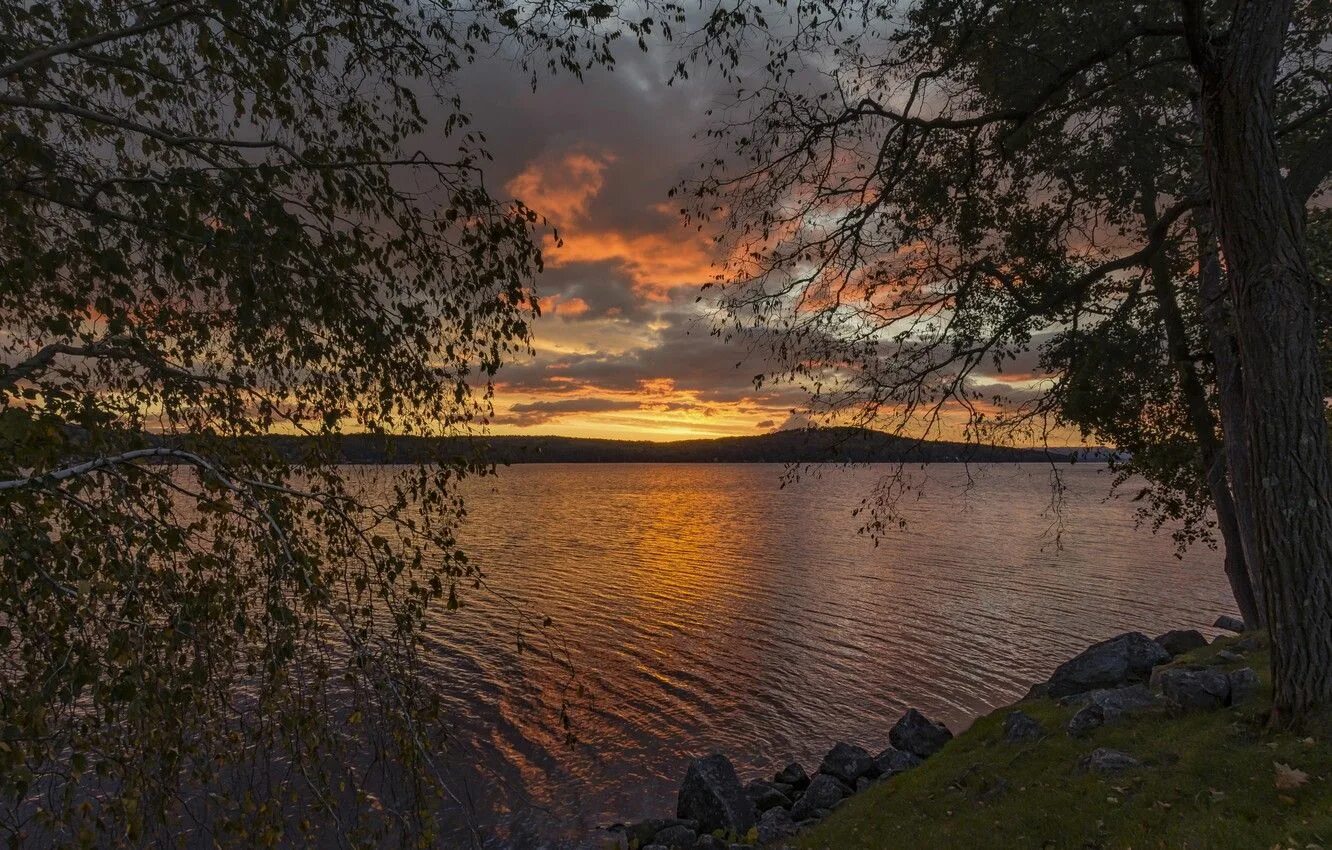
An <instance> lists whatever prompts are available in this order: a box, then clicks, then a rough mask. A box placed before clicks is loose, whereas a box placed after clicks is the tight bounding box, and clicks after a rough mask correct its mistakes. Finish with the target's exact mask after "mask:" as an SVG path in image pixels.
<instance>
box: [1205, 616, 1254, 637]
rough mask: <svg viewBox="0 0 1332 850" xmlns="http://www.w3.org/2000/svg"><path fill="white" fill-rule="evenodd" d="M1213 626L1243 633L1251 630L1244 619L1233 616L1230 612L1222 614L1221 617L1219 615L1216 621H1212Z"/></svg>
mask: <svg viewBox="0 0 1332 850" xmlns="http://www.w3.org/2000/svg"><path fill="white" fill-rule="evenodd" d="M1212 628H1214V629H1225V630H1226V631H1228V632H1236V633H1238V634H1243V633H1244V632H1247V631H1248V630H1249V627H1248V626H1246V625H1245V624H1244V621H1243V620H1241V619H1240V618H1239V617H1232V616H1231V615H1230V614H1222V615H1221V616H1220V617H1217V618H1216V622H1215V623H1212Z"/></svg>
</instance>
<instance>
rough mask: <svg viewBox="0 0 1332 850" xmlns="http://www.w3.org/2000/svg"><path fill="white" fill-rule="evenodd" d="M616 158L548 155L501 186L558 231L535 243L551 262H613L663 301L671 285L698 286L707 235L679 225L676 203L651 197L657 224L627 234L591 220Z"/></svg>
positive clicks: (708, 268)
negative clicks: (647, 230)
mask: <svg viewBox="0 0 1332 850" xmlns="http://www.w3.org/2000/svg"><path fill="white" fill-rule="evenodd" d="M614 162H615V157H614V156H613V155H611V154H608V153H598V154H589V153H586V152H583V151H571V152H568V153H565V154H564V155H563V156H560V157H558V158H555V159H545V160H540V161H537V162H532V163H529V164H528V166H527V167H526V168H524V169H523V170H522V171H521V172H520V173H519V174H518V175H517V176H516V177H514V178H513V179H512V180H510V181H509V182H508V183H507V184H505V188H506V189H507V190H508V191H509V192H511V193H512V194H513V195H514V196H515V197H516V198H518V199H519V200H521V201H523V202H524V203H526V204H527V205H528V206H530V207H532V208H533V209H534V210H536V211H537V212H538V213H540V214H541V215H543V216H545V217H546V219H547V220H548V221H550V222H551V223H552V224H554V225H555V227H556V228H557V229H558V230H559V238H557V237H556V236H555V234H548V235H547V237H546V239H545V242H544V244H543V246H542V250H543V253H544V254H545V257H546V264H547V265H548V266H550V267H552V268H558V267H561V266H568V265H572V264H574V263H595V262H604V261H608V260H609V261H612V262H615V263H618V264H619V265H621V266H622V267H623V268H624V269H625V270H626V271H627V272H628V273H629V275H630V277H631V278H632V280H633V283H634V289H635V291H636V292H638V293H639V294H640V295H642V296H643V297H645V298H647V299H649V300H652V301H659V302H664V301H668V300H670V292H671V290H673V289H678V288H680V287H686V286H698V285H700V284H703V283H706V282H708V281H709V280H712V279H713V277H714V274H715V270H714V267H713V245H712V240H711V239H710V238H709V237H708V236H707V235H706V234H704V233H700V232H699V231H697V230H685V228H684V227H683V225H682V224H681V222H680V219H679V218H678V217H677V215H678V209H677V208H676V207H674V206H672V205H670V204H665V203H655V204H652V205H650V209H651V210H652V211H653V212H654V213H655V214H657V216H659V217H660V220H661V227H660V229H659V230H655V231H649V232H626V231H623V230H620V229H617V228H615V227H607V226H605V225H598V224H595V223H593V222H592V221H591V220H592V219H595V218H596V216H595V214H594V213H595V209H594V207H593V204H594V203H595V200H596V197H597V195H598V194H600V192H601V190H602V188H603V187H604V186H605V185H606V171H607V169H608V168H609V167H610V166H611V165H612V164H613V163H614Z"/></svg>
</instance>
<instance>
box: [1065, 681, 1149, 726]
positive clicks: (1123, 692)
mask: <svg viewBox="0 0 1332 850" xmlns="http://www.w3.org/2000/svg"><path fill="white" fill-rule="evenodd" d="M1062 702H1063V703H1064V704H1065V705H1095V706H1096V707H1097V708H1099V709H1101V712H1102V714H1104V715H1105V717H1104V720H1105V722H1106V723H1118V722H1119V721H1120V720H1121V719H1123V717H1124V716H1125V715H1128V714H1139V713H1141V712H1144V711H1150V710H1151V709H1153V708H1157V707H1158V706H1159V703H1158V701H1157V699H1156V696H1155V695H1153V694H1152V692H1151V689H1150V688H1148V687H1147V686H1146V685H1129V686H1127V687H1123V688H1103V689H1101V690H1098V691H1088V692H1087V693H1085V694H1077V695H1076V696H1072V697H1066V698H1065V699H1064V700H1062Z"/></svg>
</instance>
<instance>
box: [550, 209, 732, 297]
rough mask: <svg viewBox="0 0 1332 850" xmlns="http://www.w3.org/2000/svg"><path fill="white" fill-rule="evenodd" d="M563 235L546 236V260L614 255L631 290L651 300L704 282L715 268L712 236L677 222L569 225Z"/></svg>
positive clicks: (576, 260)
mask: <svg viewBox="0 0 1332 850" xmlns="http://www.w3.org/2000/svg"><path fill="white" fill-rule="evenodd" d="M561 236H563V238H564V244H563V245H558V244H556V242H555V240H554V238H553V237H547V239H546V244H545V245H544V246H543V251H544V252H545V254H546V262H547V263H548V264H549V265H551V266H554V267H559V266H567V265H570V264H571V263H594V262H601V261H604V260H613V261H616V262H618V263H620V264H621V265H622V266H623V267H624V268H625V269H626V270H627V271H628V272H629V274H630V276H631V277H632V278H633V281H634V289H635V291H636V292H638V293H640V294H641V295H643V297H645V298H647V299H649V300H652V301H669V300H670V292H671V290H673V289H678V288H680V287H684V286H699V285H701V284H704V283H707V282H708V281H710V280H712V279H713V276H714V275H715V273H716V272H715V269H714V267H713V264H712V253H711V250H710V249H711V242H710V241H708V240H707V239H706V238H703V237H700V236H698V235H697V234H691V233H681V232H680V231H679V230H678V229H676V227H672V228H671V229H669V230H668V231H667V232H664V233H620V232H617V231H614V230H600V231H596V230H593V231H583V230H578V229H573V230H568V231H564V232H562V233H561Z"/></svg>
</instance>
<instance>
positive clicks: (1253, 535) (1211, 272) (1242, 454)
mask: <svg viewBox="0 0 1332 850" xmlns="http://www.w3.org/2000/svg"><path fill="white" fill-rule="evenodd" d="M1211 221H1212V217H1211V215H1210V214H1207V213H1206V212H1205V211H1203V212H1199V213H1198V214H1197V215H1196V216H1195V231H1196V234H1197V238H1198V279H1199V293H1198V294H1199V299H1200V300H1201V302H1202V317H1203V324H1204V326H1206V328H1207V337H1208V341H1209V343H1210V348H1211V352H1212V357H1213V360H1214V361H1215V364H1216V366H1215V368H1216V383H1217V407H1218V408H1219V411H1220V418H1221V435H1222V439H1221V445H1222V447H1223V449H1224V451H1225V467H1226V472H1227V473H1228V477H1229V483H1230V495H1231V505H1232V507H1233V508H1234V511H1235V529H1236V534H1237V535H1238V537H1239V547H1240V551H1241V552H1243V557H1244V563H1245V566H1246V568H1247V570H1248V573H1249V579H1250V581H1251V582H1252V585H1253V591H1254V595H1255V596H1256V597H1257V599H1258V600H1259V611H1258V614H1257V619H1253V620H1250V619H1249V618H1248V615H1245V617H1244V621H1245V622H1246V623H1248V624H1249V625H1250V626H1256V627H1260V628H1266V627H1267V609H1266V607H1265V606H1264V605H1263V603H1262V599H1263V568H1262V564H1261V563H1260V561H1261V558H1260V555H1259V553H1258V543H1257V528H1256V526H1255V523H1254V513H1253V512H1254V505H1253V486H1252V484H1251V482H1250V480H1249V450H1248V443H1247V437H1246V435H1245V426H1244V376H1243V375H1242V374H1241V373H1240V367H1239V346H1238V344H1237V343H1236V341H1235V324H1234V313H1233V311H1232V310H1231V309H1230V295H1229V293H1228V292H1226V288H1225V280H1224V278H1223V276H1222V274H1221V258H1220V257H1218V256H1217V253H1216V236H1215V234H1214V233H1213V231H1212V224H1211ZM1228 551H1229V550H1227V552H1228Z"/></svg>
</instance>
